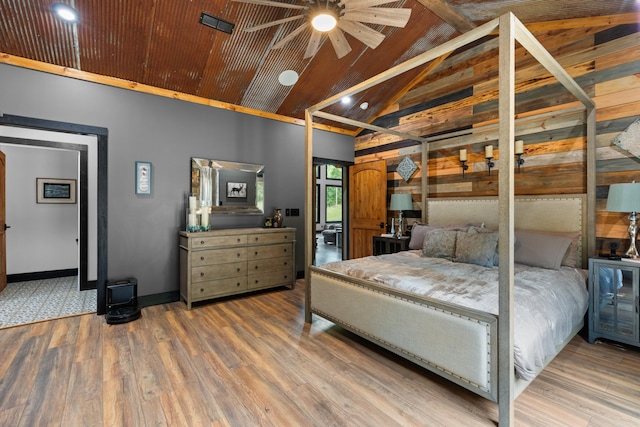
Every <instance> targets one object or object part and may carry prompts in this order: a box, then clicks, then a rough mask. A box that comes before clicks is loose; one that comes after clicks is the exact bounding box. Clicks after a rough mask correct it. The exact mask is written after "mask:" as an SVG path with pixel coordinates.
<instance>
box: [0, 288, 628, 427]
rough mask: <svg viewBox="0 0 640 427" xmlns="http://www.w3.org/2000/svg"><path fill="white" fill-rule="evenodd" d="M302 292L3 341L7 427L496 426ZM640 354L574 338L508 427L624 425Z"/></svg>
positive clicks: (462, 397)
mask: <svg viewBox="0 0 640 427" xmlns="http://www.w3.org/2000/svg"><path fill="white" fill-rule="evenodd" d="M303 287H304V282H303V281H298V285H297V287H296V289H295V290H293V291H291V290H288V289H282V290H275V291H270V292H265V293H259V294H254V295H250V296H246V297H241V298H233V299H227V300H223V301H219V302H214V303H210V304H206V305H201V306H198V307H196V308H194V309H193V310H191V311H186V310H185V309H184V304H183V303H172V304H168V305H161V306H155V307H148V308H145V309H144V310H143V317H142V318H141V319H139V320H137V321H134V322H131V323H128V324H123V325H113V326H110V325H107V324H105V323H104V319H103V318H102V317H98V316H95V315H83V316H78V317H73V318H66V319H60V320H53V321H48V322H43V323H39V324H34V325H27V326H19V327H15V328H10V329H5V330H2V331H0V377H1V378H2V379H1V380H0V425H2V426H65V427H67V426H152V425H153V426H165V425H166V426H262V425H264V426H343V425H344V426H396V425H397V426H493V425H495V424H496V422H497V421H496V420H497V405H495V404H494V403H492V402H489V401H487V400H485V399H482V398H480V397H478V396H476V395H474V394H472V393H470V392H467V391H465V390H464V389H462V388H460V387H458V386H455V385H453V384H451V383H449V382H447V381H445V380H442V379H440V378H439V377H437V376H435V375H433V374H431V373H428V372H427V371H425V370H423V369H421V368H418V367H416V366H415V365H412V364H410V363H408V362H404V361H402V360H401V359H398V358H397V357H395V356H393V355H391V354H390V353H388V352H387V351H384V350H381V349H379V348H377V347H376V346H373V345H370V344H367V343H366V342H364V341H362V340H360V339H358V338H356V337H355V336H353V335H352V334H350V333H347V332H345V331H344V330H342V329H340V328H338V327H335V326H333V325H332V324H331V323H329V322H327V321H324V320H322V319H320V318H315V320H314V323H313V325H311V326H309V325H306V324H304V322H303V313H302V307H303ZM638 402H640V352H638V351H637V350H636V349H624V348H621V347H618V346H615V345H611V344H598V345H590V344H588V343H586V342H585V341H584V340H583V339H582V338H580V337H576V338H574V340H573V341H572V342H571V343H570V345H569V346H568V347H567V348H566V349H565V350H564V351H563V352H562V353H561V354H560V355H559V356H558V357H557V358H556V359H555V360H554V361H553V362H552V363H551V365H550V366H549V367H548V368H547V369H546V370H545V371H544V372H543V373H542V374H541V376H539V377H538V378H537V379H536V380H535V381H534V382H533V383H532V385H531V386H530V387H529V388H528V389H527V390H526V391H525V392H524V393H523V394H522V395H521V396H520V397H519V398H518V399H517V400H516V411H515V412H516V419H517V422H516V425H523V426H617V427H620V426H631V425H638V423H639V420H640V404H639V403H638Z"/></svg>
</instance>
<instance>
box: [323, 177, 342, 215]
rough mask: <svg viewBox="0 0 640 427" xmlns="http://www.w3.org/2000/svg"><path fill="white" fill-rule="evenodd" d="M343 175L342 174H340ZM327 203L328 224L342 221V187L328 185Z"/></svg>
mask: <svg viewBox="0 0 640 427" xmlns="http://www.w3.org/2000/svg"><path fill="white" fill-rule="evenodd" d="M340 174H342V172H341V173H340ZM325 203H326V207H327V212H326V217H327V222H341V221H342V187H341V186H336V185H327V187H326V197H325Z"/></svg>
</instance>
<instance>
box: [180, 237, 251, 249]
mask: <svg viewBox="0 0 640 427" xmlns="http://www.w3.org/2000/svg"><path fill="white" fill-rule="evenodd" d="M246 244H247V235H246V234H238V235H235V236H234V235H232V236H209V237H192V238H191V246H192V249H196V250H197V249H198V248H212V247H220V246H241V245H246Z"/></svg>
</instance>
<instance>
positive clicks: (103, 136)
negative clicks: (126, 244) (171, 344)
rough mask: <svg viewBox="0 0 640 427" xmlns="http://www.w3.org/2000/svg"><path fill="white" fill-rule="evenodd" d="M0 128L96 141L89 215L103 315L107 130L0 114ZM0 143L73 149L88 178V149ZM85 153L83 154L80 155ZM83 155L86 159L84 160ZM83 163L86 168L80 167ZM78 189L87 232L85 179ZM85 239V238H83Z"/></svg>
mask: <svg viewBox="0 0 640 427" xmlns="http://www.w3.org/2000/svg"><path fill="white" fill-rule="evenodd" d="M0 125H5V126H9V127H17V128H25V129H32V130H44V131H50V132H57V133H60V134H72V135H74V134H75V135H93V136H95V138H96V144H95V145H96V146H95V155H96V165H95V166H94V167H95V169H96V181H97V184H96V188H97V189H96V192H95V193H96V194H95V198H96V209H95V210H96V212H95V216H94V215H92V217H93V218H92V221H93V222H94V223H95V228H96V236H97V237H96V240H97V241H96V245H95V246H96V247H95V251H96V270H97V271H96V288H97V302H96V313H97V314H98V315H101V314H105V312H106V283H107V246H108V245H107V211H108V203H107V177H108V174H107V147H108V129H106V128H101V127H96V126H89V125H81V124H76V123H67V122H58V121H52V120H43V119H37V118H32V117H22V116H13V115H8V114H5V115H2V116H0ZM0 142H4V143H16V144H24V145H36V146H38V145H42V144H43V143H44V144H49V145H51V146H53V147H57V148H66V149H72V150H74V149H75V150H78V151H80V176H81V177H82V176H83V175H84V176H85V177H86V176H88V160H87V153H88V150H87V146H86V145H85V146H80V147H78V146H74V147H69V145H75V144H67V145H65V143H61V142H51V141H42V140H35V139H34V140H32V139H25V138H20V137H4V136H3V137H2V138H1V139H0ZM83 153H85V154H83ZM83 156H84V157H85V160H84V161H83ZM83 164H84V165H86V167H84V168H83ZM79 187H80V188H79V189H78V195H79V199H80V203H81V205H80V206H81V210H80V229H81V230H83V229H84V230H87V228H88V222H89V215H88V186H87V179H84V180H81V182H80V185H79ZM83 236H84V238H83ZM86 236H87V232H86V231H85V233H84V234H83V233H82V231H81V232H80V233H79V242H78V243H79V245H80V251H81V253H87V251H88V246H87V245H88V241H87V238H86ZM83 263H85V264H86V263H87V259H86V258H85V259H83V257H81V258H80V271H82V270H83V268H84V271H85V272H86V270H87V265H84V266H83Z"/></svg>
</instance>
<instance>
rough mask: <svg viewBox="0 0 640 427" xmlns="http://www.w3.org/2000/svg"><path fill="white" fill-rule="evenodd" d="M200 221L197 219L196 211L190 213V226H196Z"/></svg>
mask: <svg viewBox="0 0 640 427" xmlns="http://www.w3.org/2000/svg"><path fill="white" fill-rule="evenodd" d="M197 223H198V220H197V219H196V214H194V213H190V214H189V227H195V226H196V225H197Z"/></svg>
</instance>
